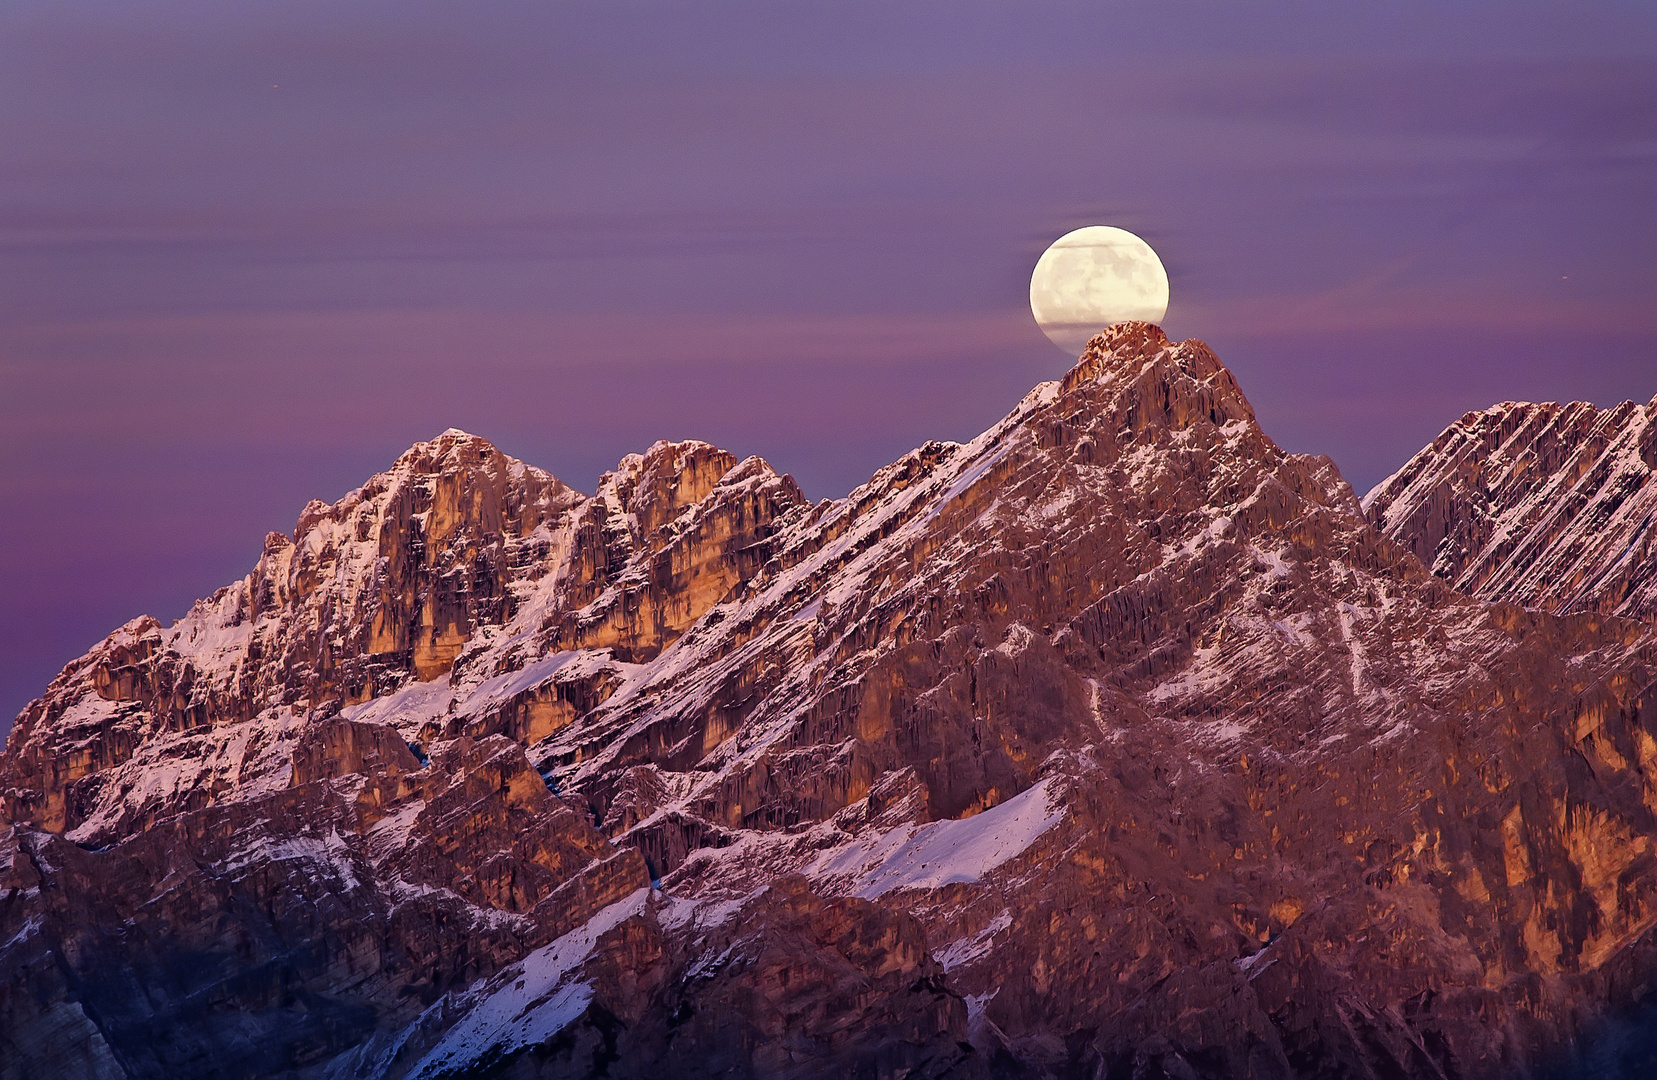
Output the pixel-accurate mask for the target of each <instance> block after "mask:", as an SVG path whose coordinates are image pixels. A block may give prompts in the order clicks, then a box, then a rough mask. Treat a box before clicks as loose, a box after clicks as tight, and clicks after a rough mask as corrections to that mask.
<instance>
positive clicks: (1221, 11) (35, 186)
mask: <svg viewBox="0 0 1657 1080" xmlns="http://www.w3.org/2000/svg"><path fill="white" fill-rule="evenodd" d="M1359 9H1361V10H1359ZM1091 223H1105V224H1112V225H1118V226H1121V227H1124V228H1127V229H1131V230H1133V231H1134V232H1137V233H1139V234H1140V235H1141V236H1144V237H1145V238H1146V239H1147V240H1148V241H1150V243H1151V245H1152V246H1153V247H1155V248H1156V249H1157V251H1158V252H1159V253H1160V254H1161V256H1162V259H1163V262H1164V263H1165V265H1166V266H1167V268H1168V273H1169V277H1170V279H1171V281H1172V292H1173V300H1172V303H1171V305H1170V307H1169V312H1168V318H1167V328H1168V330H1169V332H1170V334H1172V335H1174V336H1176V337H1192V336H1194V337H1200V338H1203V339H1205V340H1206V341H1208V342H1209V343H1210V344H1212V345H1213V346H1214V347H1215V348H1216V349H1217V350H1218V351H1219V353H1220V355H1221V357H1222V358H1223V359H1224V360H1225V361H1226V362H1227V363H1228V364H1229V365H1230V366H1231V368H1232V369H1233V371H1235V372H1236V374H1237V377H1238V379H1239V380H1240V381H1241V383H1242V385H1243V388H1244V389H1245V391H1247V392H1248V394H1249V396H1250V398H1251V399H1252V400H1253V402H1254V404H1255V406H1256V408H1257V409H1258V411H1259V413H1260V415H1261V419H1262V421H1263V422H1264V424H1265V426H1266V429H1267V430H1268V432H1270V433H1271V434H1272V435H1273V436H1274V437H1275V438H1276V439H1277V440H1278V441H1279V442H1280V443H1282V444H1283V445H1284V446H1286V447H1288V448H1290V449H1292V450H1307V451H1318V452H1323V453H1328V454H1330V455H1332V456H1333V457H1334V458H1335V460H1336V461H1337V462H1339V463H1340V465H1341V467H1342V469H1343V470H1344V471H1345V473H1346V475H1347V477H1348V478H1349V479H1350V480H1351V481H1352V482H1353V484H1354V486H1356V487H1357V488H1358V489H1359V491H1360V493H1361V492H1362V491H1363V490H1365V489H1367V488H1368V487H1369V486H1370V485H1371V484H1373V483H1374V482H1376V481H1377V480H1379V479H1381V478H1382V477H1383V476H1384V475H1386V474H1387V473H1388V472H1390V471H1391V470H1392V469H1394V468H1396V467H1397V466H1398V465H1400V464H1402V463H1403V461H1404V460H1405V459H1406V458H1407V457H1408V456H1409V455H1410V454H1411V453H1412V452H1414V451H1415V450H1416V449H1418V448H1419V447H1420V446H1421V445H1422V444H1423V443H1425V442H1426V441H1427V440H1428V439H1430V438H1431V437H1432V436H1433V435H1434V434H1436V433H1437V432H1438V431H1439V430H1440V429H1442V428H1443V427H1444V426H1445V425H1446V424H1447V423H1449V422H1450V421H1451V420H1453V419H1455V417H1456V416H1458V415H1459V414H1460V413H1461V412H1463V411H1465V410H1466V409H1469V408H1477V407H1482V406H1484V405H1487V404H1490V403H1492V402H1495V401H1498V400H1502V399H1504V398H1517V399H1533V400H1534V399H1570V398H1583V399H1588V400H1592V401H1596V402H1599V403H1601V404H1608V403H1611V402H1614V401H1617V400H1621V399H1623V398H1635V399H1638V400H1642V401H1643V400H1646V399H1649V398H1650V397H1651V396H1652V395H1653V394H1654V393H1657V5H1653V4H1651V3H1649V0H1638V2H1630V3H1614V2H1609V0H1607V2H1601V3H1594V4H1588V3H1578V4H1558V3H1555V4H1532V3H1524V2H1514V0H1502V2H1496V0H1489V2H1483V3H1449V2H1446V0H1436V2H1433V3H1421V4H1410V3H1403V2H1389V3H1386V4H1362V5H1359V4H1340V5H1330V4H1317V3H1312V2H1310V0H1302V2H1298V3H1280V4H1272V3H1251V4H1235V3H1204V4H1194V3H1180V2H1177V0H1158V2H1155V3H1146V4H1142V5H1136V4H1106V3H1100V2H1098V0H1090V2H1086V3H1077V4H1041V3H1036V2H1032V0H1016V2H1013V0H1009V2H1006V3H1002V4H972V3H963V2H961V0H951V2H948V3H936V4H928V3H919V2H906V3H902V4H894V3H891V2H889V0H879V2H875V3H857V2H847V0H836V2H832V3H821V4H807V3H788V2H782V0H764V2H757V3H719V2H697V3H673V4H664V3H651V2H643V0H637V2H630V0H602V2H597V3H570V2H562V3H556V4H549V3H544V2H535V3H524V4H521V5H520V4H512V3H494V4H489V5H474V4H447V5H439V4H421V3H411V2H399V3H395V4H372V3H362V2H353V3H350V4H342V3H338V2H335V0H330V2H327V3H314V4H313V3H298V2H290V3H284V4H280V5H270V4H257V5H256V4H232V3H227V2H225V0H212V2H203V3H173V4H161V3H121V4H116V3H99V4H81V3H75V2H70V0H49V2H43V3H35V2H31V0H8V2H7V3H6V4H5V5H4V6H3V7H0V386H3V387H4V389H3V390H0V506H3V507H4V510H3V511H0V553H3V555H4V558H3V559H0V717H4V718H9V717H10V716H11V715H12V714H14V713H15V712H16V711H17V710H18V709H20V708H21V707H22V706H23V705H24V703H25V702H26V701H27V700H28V699H29V698H30V697H32V696H34V695H35V694H37V693H38V692H39V691H40V690H41V689H42V688H43V687H44V685H45V683H46V682H47V681H48V680H49V679H50V677H51V676H52V675H53V674H54V673H55V672H56V671H57V670H58V668H59V667H61V666H62V665H63V664H64V663H65V662H67V661H68V660H69V659H71V658H72V657H74V656H75V655H77V654H79V653H80V652H81V651H83V650H84V649H85V648H86V647H87V646H89V645H91V644H92V643H93V642H94V641H96V640H97V639H99V638H100V637H102V636H103V634H105V633H106V632H108V631H109V630H111V629H113V628H114V627H115V626H116V625H118V624H120V623H121V622H123V621H125V620H126V619H128V618H130V617H132V616H134V615H137V614H140V613H143V612H149V613H151V614H154V615H157V616H158V617H161V618H163V619H164V620H170V619H173V618H176V617H178V616H179V615H181V614H182V613H183V612H184V610H185V609H186V608H187V607H188V605H189V602H190V601H191V600H192V599H193V598H195V597H197V596H201V595H205V594H207V593H209V592H211V591H212V590H213V589H214V588H216V587H218V586H219V585H222V584H225V583H227V582H228V581H230V580H232V579H233V578H235V577H238V576H240V575H242V574H244V573H246V572H247V570H248V569H250V568H251V566H252V565H253V563H254V561H255V560H256V559H257V556H258V553H259V550H260V546H261V540H262V537H263V535H264V534H265V532H267V531H269V530H272V529H283V530H289V529H291V528H292V526H293V522H294V519H295V518H296V517H297V515H298V512H299V509H300V507H301V506H302V505H303V504H304V503H305V501H306V500H307V499H309V498H312V497H321V498H324V499H329V500H332V499H335V498H338V497H339V496H340V495H342V494H344V493H345V492H346V491H347V490H349V489H350V488H352V487H355V486H356V485H358V484H359V483H361V482H362V481H363V480H364V479H366V478H367V477H368V476H369V475H370V474H371V473H372V472H374V471H376V470H377V469H381V468H384V467H385V466H386V465H388V464H389V463H390V462H391V461H392V460H393V459H394V458H395V457H396V456H397V454H398V453H399V452H400V451H401V450H402V449H404V448H405V447H407V446H408V445H409V444H410V443H412V442H414V441H416V440H419V439H424V438H429V437H431V436H433V435H435V434H436V433H437V432H439V431H441V430H442V429H443V428H445V427H448V426H450V425H455V426H459V427H464V428H467V429H468V430H471V431H474V432H477V433H478V434H481V435H484V436H486V437H488V438H490V439H492V440H494V441H495V442H496V443H498V444H499V445H500V446H501V448H502V449H503V450H505V451H507V452H508V453H511V454H514V455H516V456H519V457H522V458H524V459H526V460H528V461H530V462H533V463H535V464H537V465H541V466H543V467H546V468H549V469H551V470H552V471H553V472H555V473H557V474H558V475H559V476H560V477H562V478H563V479H565V480H566V481H568V482H569V483H571V484H573V485H575V486H576V487H578V488H581V489H583V490H587V491H590V490H592V488H593V485H594V481H595V479H596V477H597V475H598V473H599V472H600V471H602V470H603V469H604V468H606V467H608V466H610V465H613V464H614V462H615V461H616V459H618V458H619V457H620V456H621V455H622V454H624V453H627V452H629V451H632V450H639V449H643V448H644V447H645V446H647V445H648V444H649V443H650V442H652V441H654V440H655V439H657V438H688V437H698V438H705V439H709V440H711V441H714V442H718V443H720V444H722V445H724V446H726V447H728V448H729V449H731V450H733V451H735V452H737V453H739V454H747V453H759V454H763V455H765V456H766V457H767V458H768V459H769V460H770V461H771V462H772V463H773V464H775V465H776V466H777V467H778V468H780V469H785V470H788V471H791V472H792V473H793V474H794V475H795V477H796V478H797V479H798V480H799V481H800V483H801V485H802V486H803V487H804V488H805V490H806V492H807V494H809V495H811V496H813V497H828V496H834V495H839V494H843V493H844V492H846V491H847V490H849V489H850V488H851V487H853V486H854V485H856V484H857V483H859V482H860V481H862V480H863V479H865V478H866V477H867V476H868V474H869V473H870V472H872V471H873V470H874V469H875V468H877V467H878V466H880V465H882V464H884V463H885V462H887V461H889V460H891V459H892V458H894V457H896V456H897V455H899V454H901V453H902V452H903V451H904V450H906V449H908V448H910V447H912V446H914V445H917V444H919V443H920V442H922V441H924V440H926V439H928V438H934V437H936V438H956V439H961V438H967V437H970V436H971V435H973V434H975V433H976V432H978V431H979V430H981V429H982V428H983V427H985V426H987V425H988V424H989V423H991V422H993V421H994V420H995V419H997V418H998V417H1000V416H1001V415H1003V414H1004V413H1005V412H1006V411H1007V410H1008V409H1010V408H1011V407H1012V405H1013V404H1014V402H1016V400H1017V399H1018V398H1019V396H1021V395H1022V394H1023V392H1024V391H1025V390H1027V389H1028V388H1029V387H1030V386H1031V385H1033V384H1034V383H1036V382H1038V381H1040V380H1042V379H1047V378H1053V377H1056V376H1057V375H1059V374H1060V373H1062V372H1063V371H1064V370H1065V368H1066V367H1067V366H1068V363H1069V361H1068V360H1067V358H1066V357H1065V356H1063V355H1061V354H1060V353H1058V352H1057V351H1056V350H1055V349H1054V348H1053V347H1052V346H1051V345H1049V344H1048V343H1047V341H1046V339H1045V338H1044V337H1042V335H1041V334H1040V332H1039V331H1038V330H1037V329H1036V328H1035V326H1034V324H1033V323H1032V322H1031V320H1030V316H1029V310H1028V306H1027V295H1028V294H1027V289H1028V280H1029V272H1030V269H1031V267H1032V266H1033V265H1034V264H1035V260H1036V257H1037V256H1038V255H1039V254H1040V252H1041V251H1042V249H1043V248H1044V247H1045V246H1046V245H1047V244H1048V243H1049V242H1050V241H1051V240H1053V239H1055V238H1056V237H1058V236H1059V235H1060V234H1062V233H1064V232H1066V231H1068V230H1070V229H1073V228H1076V227H1078V226H1081V225H1085V224H1091ZM4 722H5V721H4V719H0V724H4Z"/></svg>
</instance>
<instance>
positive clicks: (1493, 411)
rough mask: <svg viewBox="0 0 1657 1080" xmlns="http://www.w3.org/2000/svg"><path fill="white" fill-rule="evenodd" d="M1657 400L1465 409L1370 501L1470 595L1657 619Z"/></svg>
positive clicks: (1382, 522) (1436, 569) (1393, 532)
mask: <svg viewBox="0 0 1657 1080" xmlns="http://www.w3.org/2000/svg"><path fill="white" fill-rule="evenodd" d="M1654 471H1657V398H1654V399H1652V402H1651V403H1650V404H1649V405H1644V406H1641V405H1636V404H1634V403H1633V402H1631V401H1625V402H1623V403H1622V404H1621V405H1618V406H1616V407H1615V408H1612V409H1596V408H1594V407H1593V406H1592V405H1589V404H1586V403H1585V402H1581V401H1576V402H1572V403H1571V404H1569V405H1555V404H1551V403H1550V404H1546V405H1528V404H1517V403H1514V402H1511V401H1510V402H1504V403H1503V404H1501V405H1497V406H1494V407H1493V408H1489V409H1486V410H1484V411H1483V412H1471V413H1468V414H1467V415H1466V416H1463V417H1462V418H1461V419H1460V420H1458V421H1456V422H1455V423H1454V424H1451V425H1450V426H1449V427H1448V428H1446V429H1445V430H1444V433H1443V434H1442V435H1440V436H1439V437H1438V438H1437V439H1434V440H1433V442H1432V444H1431V445H1430V446H1427V447H1425V448H1423V449H1422V451H1421V452H1420V453H1418V454H1416V455H1415V457H1413V458H1411V459H1410V462H1409V464H1407V465H1405V466H1404V467H1403V468H1402V469H1400V470H1399V471H1398V472H1396V473H1394V474H1393V475H1392V476H1390V477H1388V478H1387V479H1386V480H1383V481H1382V482H1381V483H1380V484H1379V485H1377V486H1376V488H1375V490H1373V491H1371V492H1370V493H1369V495H1368V496H1366V497H1365V499H1364V506H1365V508H1366V509H1367V510H1368V512H1369V515H1370V519H1371V520H1372V521H1374V522H1375V524H1376V525H1377V526H1378V527H1380V528H1381V529H1382V530H1383V531H1385V532H1386V534H1387V535H1388V536H1390V537H1392V538H1393V539H1395V540H1397V541H1398V542H1399V543H1401V544H1404V545H1405V546H1406V547H1408V548H1409V549H1410V550H1411V551H1413V552H1415V554H1416V555H1417V556H1418V557H1420V559H1421V561H1422V562H1424V563H1426V564H1427V565H1428V566H1429V567H1431V568H1432V571H1433V573H1435V574H1437V575H1438V576H1439V577H1441V578H1443V579H1444V580H1446V581H1448V582H1450V583H1451V584H1453V585H1454V586H1455V587H1456V588H1458V589H1460V590H1462V591H1464V592H1467V593H1469V594H1471V595H1473V596H1477V597H1481V598H1483V599H1487V600H1506V601H1511V602H1514V603H1521V604H1526V605H1529V606H1532V607H1540V608H1543V609H1545V610H1548V611H1554V612H1560V613H1568V612H1577V611H1597V612H1602V613H1605V614H1616V615H1624V616H1627V617H1629V618H1635V619H1644V620H1646V621H1647V622H1654V621H1657V527H1654V526H1657V482H1654V481H1653V480H1652V473H1653V472H1654Z"/></svg>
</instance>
